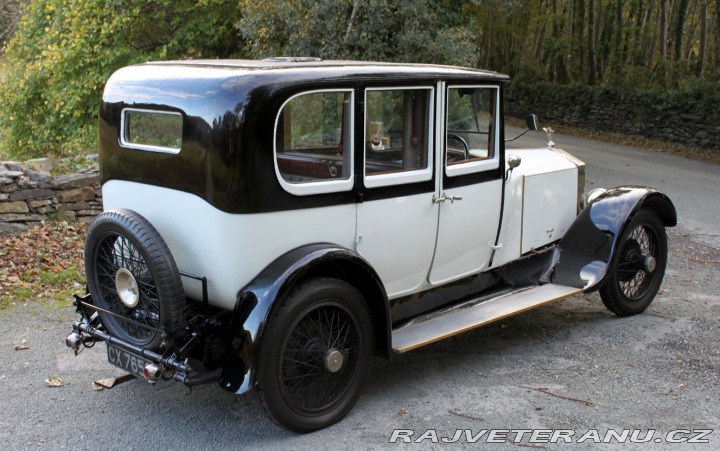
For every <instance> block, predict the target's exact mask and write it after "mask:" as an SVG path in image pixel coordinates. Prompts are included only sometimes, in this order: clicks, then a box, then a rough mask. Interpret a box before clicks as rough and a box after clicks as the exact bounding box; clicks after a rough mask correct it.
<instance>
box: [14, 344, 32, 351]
mask: <svg viewBox="0 0 720 451" xmlns="http://www.w3.org/2000/svg"><path fill="white" fill-rule="evenodd" d="M23 349H30V346H25V345H15V350H16V351H22V350H23Z"/></svg>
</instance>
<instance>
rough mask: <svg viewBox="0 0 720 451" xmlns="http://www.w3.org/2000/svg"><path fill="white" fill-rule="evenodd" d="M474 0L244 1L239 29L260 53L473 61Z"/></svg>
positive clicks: (468, 63)
mask: <svg viewBox="0 0 720 451" xmlns="http://www.w3.org/2000/svg"><path fill="white" fill-rule="evenodd" d="M472 3H473V2H463V1H452V0H446V1H441V2H438V1H433V0H403V1H391V0H267V1H257V0H240V5H241V9H242V11H243V17H242V19H241V20H240V21H239V23H238V28H239V30H240V32H241V33H242V35H243V37H244V39H245V40H246V42H247V44H248V51H249V52H250V53H251V54H252V55H254V56H257V57H265V56H280V55H288V56H289V55H292V56H316V57H320V58H324V59H342V58H345V59H358V60H370V61H401V62H424V63H437V64H460V65H466V66H473V65H475V64H476V63H477V59H478V55H477V50H476V47H475V45H474V43H473V34H472V32H471V30H470V27H469V26H468V22H469V21H468V19H467V15H466V12H467V10H468V9H469V8H470V7H471V6H472Z"/></svg>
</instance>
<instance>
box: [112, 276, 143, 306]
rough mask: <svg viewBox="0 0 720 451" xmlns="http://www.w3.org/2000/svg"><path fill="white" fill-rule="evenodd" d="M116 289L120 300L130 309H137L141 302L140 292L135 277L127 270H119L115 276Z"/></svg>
mask: <svg viewBox="0 0 720 451" xmlns="http://www.w3.org/2000/svg"><path fill="white" fill-rule="evenodd" d="M115 289H116V290H117V294H118V296H119V297H120V300H121V301H122V303H123V304H125V305H126V306H127V307H129V308H135V307H137V305H138V302H140V290H139V289H138V284H137V281H136V280H135V276H133V275H132V273H131V272H130V271H128V270H127V269H125V268H120V269H118V272H117V273H116V274H115Z"/></svg>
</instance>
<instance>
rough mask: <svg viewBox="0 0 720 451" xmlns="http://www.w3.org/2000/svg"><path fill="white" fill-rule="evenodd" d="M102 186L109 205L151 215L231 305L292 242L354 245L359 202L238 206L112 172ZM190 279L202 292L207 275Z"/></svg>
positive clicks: (212, 296)
mask: <svg viewBox="0 0 720 451" xmlns="http://www.w3.org/2000/svg"><path fill="white" fill-rule="evenodd" d="M102 189H103V204H104V208H105V210H110V209H115V208H125V209H129V210H133V211H136V212H137V213H139V214H141V215H142V216H144V217H145V218H146V219H147V220H148V221H150V223H151V224H152V225H153V226H154V227H155V228H156V229H157V230H158V232H159V233H160V235H161V236H162V237H163V239H164V240H165V242H166V243H167V245H168V248H169V249H170V252H171V253H172V255H173V257H174V258H175V261H176V263H177V266H178V269H179V270H180V271H181V272H185V273H189V274H195V275H198V276H201V277H207V280H208V282H207V286H208V299H209V301H210V304H211V305H214V306H217V307H221V308H225V309H228V310H231V309H232V308H233V307H234V306H235V303H236V301H237V295H238V293H239V292H240V290H241V289H242V288H243V287H244V286H245V285H247V284H248V283H249V282H250V281H251V280H252V279H253V278H254V277H255V276H256V275H257V274H259V273H260V272H261V271H262V270H263V269H264V268H265V267H266V266H268V265H269V264H270V263H272V262H273V261H274V260H275V259H277V258H278V257H280V256H281V255H283V254H285V253H286V252H287V250H288V249H293V248H296V247H300V246H303V245H306V244H308V243H317V242H334V243H337V244H338V245H340V246H344V247H346V248H348V249H350V248H352V246H353V245H354V243H353V239H354V236H355V208H356V206H355V204H348V205H338V206H333V207H324V208H315V209H304V210H291V211H281V212H272V213H257V214H230V213H226V212H223V211H221V210H218V209H217V208H215V207H213V206H212V205H210V204H209V203H207V202H206V201H204V200H203V199H201V198H199V197H197V196H195V195H193V194H189V193H186V192H182V191H177V190H173V189H168V188H162V187H158V186H152V185H146V184H142V183H136V182H128V181H122V180H111V181H108V182H106V183H105V184H104V185H103V188H102ZM181 206H182V207H181ZM257 243H263V245H262V246H257ZM250 249H252V253H250V252H249V251H248V250H250ZM183 286H184V288H185V292H186V294H187V295H188V296H189V297H191V298H194V299H202V285H201V283H200V282H199V281H196V280H193V279H189V278H187V277H183Z"/></svg>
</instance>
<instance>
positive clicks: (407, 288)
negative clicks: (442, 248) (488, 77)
mask: <svg viewBox="0 0 720 451" xmlns="http://www.w3.org/2000/svg"><path fill="white" fill-rule="evenodd" d="M361 95H362V98H363V102H362V105H363V108H362V109H361V110H362V111H361V112H360V114H358V116H359V117H362V116H364V122H363V124H362V127H363V129H362V130H357V132H356V134H357V135H358V136H363V140H362V143H360V142H359V141H356V143H357V144H356V147H358V150H359V151H360V149H363V150H362V151H363V153H364V154H363V158H362V162H361V164H362V165H363V169H362V183H363V186H362V196H363V198H362V202H359V203H358V204H357V232H356V237H355V243H356V244H355V249H356V251H357V252H358V253H359V254H360V255H362V256H363V257H364V258H365V259H366V260H368V262H369V263H370V264H371V265H372V267H373V268H374V269H375V270H376V271H377V273H378V275H379V276H380V278H381V279H382V281H383V284H384V286H385V289H386V291H387V293H388V296H389V297H390V298H397V297H399V296H403V295H406V294H410V293H413V292H416V291H418V290H420V289H423V288H426V287H427V285H428V284H427V275H428V270H429V268H430V266H431V264H432V259H433V253H434V250H435V236H436V233H437V222H438V211H439V209H438V207H437V205H436V204H433V202H432V198H433V195H434V194H435V193H436V190H437V185H436V181H435V179H436V177H435V174H436V172H435V164H436V161H437V159H436V157H435V156H434V155H435V153H436V152H435V151H434V149H435V148H436V147H437V143H436V138H437V136H436V134H435V117H436V112H435V103H436V87H435V86H433V85H427V86H423V85H420V86H413V87H403V86H400V87H392V86H389V87H371V88H367V89H365V90H364V92H363V93H362V94H361Z"/></svg>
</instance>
